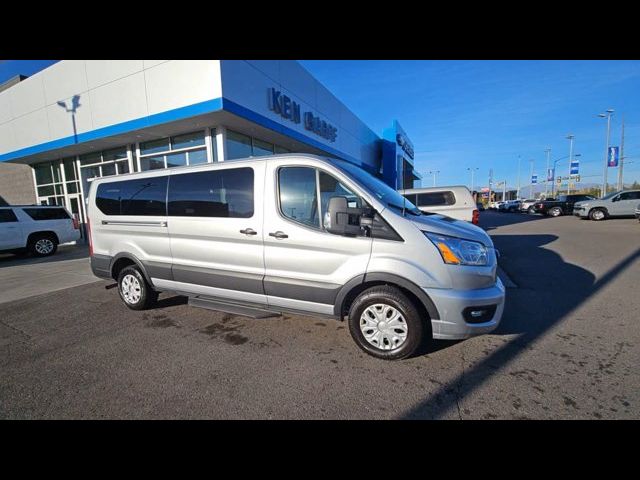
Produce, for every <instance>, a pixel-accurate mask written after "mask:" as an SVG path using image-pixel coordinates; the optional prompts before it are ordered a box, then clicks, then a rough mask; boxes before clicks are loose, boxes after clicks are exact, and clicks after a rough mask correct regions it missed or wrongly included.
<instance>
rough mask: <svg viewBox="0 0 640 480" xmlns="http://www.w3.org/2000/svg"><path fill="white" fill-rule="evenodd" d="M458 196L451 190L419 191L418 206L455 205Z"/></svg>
mask: <svg viewBox="0 0 640 480" xmlns="http://www.w3.org/2000/svg"><path fill="white" fill-rule="evenodd" d="M455 203H456V197H455V195H454V194H453V192H451V191H446V192H429V193H419V194H418V201H417V203H416V206H418V207H434V206H436V205H455Z"/></svg>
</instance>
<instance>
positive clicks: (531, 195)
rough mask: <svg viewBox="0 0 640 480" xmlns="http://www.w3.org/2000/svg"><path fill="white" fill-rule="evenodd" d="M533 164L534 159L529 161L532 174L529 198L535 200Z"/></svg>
mask: <svg viewBox="0 0 640 480" xmlns="http://www.w3.org/2000/svg"><path fill="white" fill-rule="evenodd" d="M533 162H534V160H533V159H531V160H529V163H530V164H531V172H530V174H529V198H533Z"/></svg>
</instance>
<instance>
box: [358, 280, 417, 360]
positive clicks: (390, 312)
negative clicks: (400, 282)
mask: <svg viewBox="0 0 640 480" xmlns="http://www.w3.org/2000/svg"><path fill="white" fill-rule="evenodd" d="M349 330H350V332H351V336H352V337H353V340H354V341H355V342H356V344H357V345H358V346H359V347H360V348H361V349H362V350H364V351H365V352H366V353H368V354H369V355H372V356H374V357H377V358H382V359H385V360H398V359H402V358H406V357H409V356H411V355H412V354H414V353H415V352H416V350H417V349H418V348H419V347H420V345H421V343H422V341H423V337H424V332H425V328H424V320H423V319H422V318H420V313H419V311H418V309H417V308H416V307H415V305H414V304H413V303H412V302H411V300H409V299H408V298H407V297H406V295H404V294H403V293H402V292H401V291H400V290H398V289H397V288H394V287H390V286H386V285H385V286H379V287H372V288H369V289H367V290H365V291H364V292H362V293H361V294H360V295H359V296H358V297H357V298H356V299H355V301H354V302H353V304H352V305H351V308H350V310H349Z"/></svg>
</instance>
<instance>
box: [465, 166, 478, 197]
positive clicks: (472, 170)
mask: <svg viewBox="0 0 640 480" xmlns="http://www.w3.org/2000/svg"><path fill="white" fill-rule="evenodd" d="M476 170H480V169H479V168H478V167H475V168H473V167H469V168H467V171H469V172H471V195H473V186H474V184H473V174H474V172H475V171H476Z"/></svg>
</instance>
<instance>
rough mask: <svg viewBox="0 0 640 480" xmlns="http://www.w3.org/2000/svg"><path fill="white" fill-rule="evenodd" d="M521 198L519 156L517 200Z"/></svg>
mask: <svg viewBox="0 0 640 480" xmlns="http://www.w3.org/2000/svg"><path fill="white" fill-rule="evenodd" d="M518 198H520V155H518V191H517V192H516V200H517V199H518Z"/></svg>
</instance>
